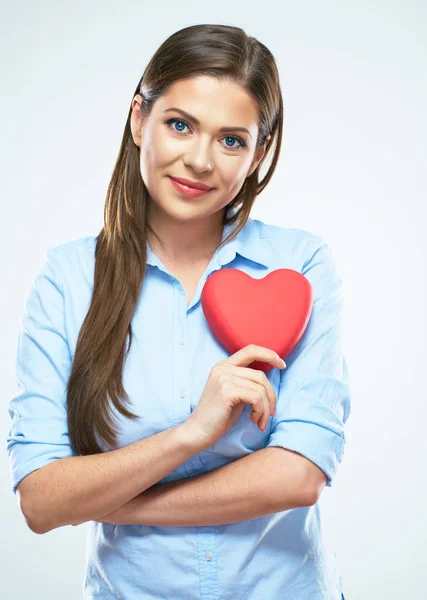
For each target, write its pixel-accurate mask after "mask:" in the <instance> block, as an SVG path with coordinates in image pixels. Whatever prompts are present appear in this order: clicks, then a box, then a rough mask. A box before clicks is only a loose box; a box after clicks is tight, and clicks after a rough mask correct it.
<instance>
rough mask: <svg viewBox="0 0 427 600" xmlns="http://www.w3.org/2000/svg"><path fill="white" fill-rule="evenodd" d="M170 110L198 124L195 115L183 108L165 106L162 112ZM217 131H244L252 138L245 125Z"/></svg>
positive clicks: (222, 128)
mask: <svg viewBox="0 0 427 600" xmlns="http://www.w3.org/2000/svg"><path fill="white" fill-rule="evenodd" d="M172 110H174V111H176V112H179V113H181V114H182V115H183V116H184V117H186V118H187V119H188V120H189V121H192V122H193V123H194V124H195V125H200V121H199V119H196V117H193V115H190V114H189V113H188V112H185V110H182V109H181V108H175V107H173V108H167V109H166V110H164V111H163V112H164V113H166V112H169V111H172ZM219 131H245V132H246V133H247V134H248V135H249V137H250V138H252V136H251V134H250V133H249V131H248V130H247V129H246V128H245V127H221V128H220V129H219Z"/></svg>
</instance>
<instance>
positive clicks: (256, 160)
mask: <svg viewBox="0 0 427 600" xmlns="http://www.w3.org/2000/svg"><path fill="white" fill-rule="evenodd" d="M270 139H271V135H268V136H267V137H266V140H265V142H264V144H263V145H262V146H261V148H260V149H259V150H257V152H256V153H255V156H254V159H253V161H252V164H251V166H250V167H249V171H248V172H247V174H246V177H250V176H251V175H252V173H253V172H254V171H255V169H256V168H257V167H258V165H259V163H260V162H261V161H262V159H263V157H264V154H265V149H266V146H267V144H268V142H269V141H270Z"/></svg>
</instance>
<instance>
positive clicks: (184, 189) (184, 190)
mask: <svg viewBox="0 0 427 600" xmlns="http://www.w3.org/2000/svg"><path fill="white" fill-rule="evenodd" d="M169 179H170V180H171V183H172V185H173V186H174V188H175V189H176V190H177V191H178V192H180V193H181V194H183V195H184V196H187V197H188V198H200V197H201V196H205V195H206V194H209V192H211V191H212V190H213V189H214V188H211V189H210V190H198V189H196V188H193V187H188V186H187V185H184V184H182V183H178V181H176V180H175V179H173V178H172V177H170V176H169Z"/></svg>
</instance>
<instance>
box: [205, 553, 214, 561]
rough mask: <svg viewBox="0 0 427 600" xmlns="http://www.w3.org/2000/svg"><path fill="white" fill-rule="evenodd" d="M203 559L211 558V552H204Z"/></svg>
mask: <svg viewBox="0 0 427 600" xmlns="http://www.w3.org/2000/svg"><path fill="white" fill-rule="evenodd" d="M205 559H206V560H212V552H205Z"/></svg>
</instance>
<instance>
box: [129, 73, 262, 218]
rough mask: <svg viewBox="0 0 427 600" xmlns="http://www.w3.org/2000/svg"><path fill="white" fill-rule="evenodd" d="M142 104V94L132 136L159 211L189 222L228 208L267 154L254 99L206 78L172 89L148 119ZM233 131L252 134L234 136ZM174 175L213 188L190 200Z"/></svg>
mask: <svg viewBox="0 0 427 600" xmlns="http://www.w3.org/2000/svg"><path fill="white" fill-rule="evenodd" d="M141 100H142V98H141V96H140V95H139V94H138V95H136V96H135V98H134V99H133V102H132V109H133V112H132V116H131V126H132V135H133V139H134V142H135V144H136V145H137V146H139V147H140V168H141V175H142V178H143V181H144V183H145V186H146V187H147V189H148V192H149V194H150V197H151V199H152V201H153V202H154V203H155V205H156V207H155V209H156V210H155V212H158V211H159V210H160V212H164V213H167V215H168V216H169V217H173V218H174V219H181V220H188V219H194V218H197V217H206V216H208V215H210V214H213V213H216V212H217V211H220V210H221V209H223V208H224V207H225V206H226V205H227V204H228V203H229V202H231V200H232V199H233V198H234V197H235V196H236V194H237V193H238V192H239V190H240V188H241V187H242V185H243V183H244V181H245V179H246V177H248V176H249V175H250V174H251V173H252V172H253V171H254V170H255V169H256V167H257V165H258V163H259V162H260V160H261V159H262V157H263V155H264V152H265V146H264V147H262V148H261V149H260V150H258V153H257V154H255V150H256V148H255V144H256V139H257V135H258V114H257V109H256V105H255V104H254V102H253V101H252V99H251V98H250V97H249V96H248V94H247V93H246V92H245V91H244V90H243V89H242V88H241V87H240V86H238V85H236V84H234V83H229V82H221V83H219V82H218V81H216V80H215V79H213V78H212V77H207V76H200V77H197V78H188V79H181V80H179V81H176V82H175V83H174V84H172V85H171V86H170V87H169V89H168V90H167V92H166V93H165V95H163V96H161V97H159V98H158V99H157V101H156V102H155V103H154V106H153V109H152V112H151V114H150V115H149V116H148V117H147V118H146V119H142V118H141V116H140V112H139V109H140V103H141ZM172 109H173V110H172ZM178 109H180V110H182V111H185V112H186V113H188V115H191V116H193V117H194V119H197V121H198V122H199V123H198V124H197V123H196V122H195V121H194V120H191V119H190V117H189V116H185V115H183V113H181V112H179V110H178ZM233 127H240V128H244V129H245V130H247V131H243V130H239V131H232V130H231V129H232V128H233ZM223 128H226V129H223ZM220 130H221V131H220ZM171 176H172V177H183V178H185V179H190V180H192V181H197V182H200V183H204V184H205V185H208V186H210V187H212V188H213V189H212V190H210V191H209V192H208V193H207V194H205V195H203V196H201V197H199V198H197V197H196V198H188V197H186V196H184V195H183V194H182V193H180V192H179V191H177V190H176V189H175V187H174V185H173V184H172V182H171V178H170V177H171Z"/></svg>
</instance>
